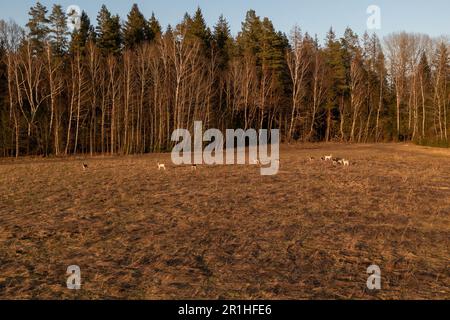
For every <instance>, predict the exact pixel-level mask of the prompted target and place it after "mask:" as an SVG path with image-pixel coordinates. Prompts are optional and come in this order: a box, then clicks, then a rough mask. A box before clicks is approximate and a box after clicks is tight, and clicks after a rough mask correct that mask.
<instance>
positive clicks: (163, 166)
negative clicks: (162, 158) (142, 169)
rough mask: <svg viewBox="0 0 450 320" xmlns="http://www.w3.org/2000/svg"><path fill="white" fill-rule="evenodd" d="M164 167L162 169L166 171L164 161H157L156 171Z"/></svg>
mask: <svg viewBox="0 0 450 320" xmlns="http://www.w3.org/2000/svg"><path fill="white" fill-rule="evenodd" d="M161 169H164V171H166V165H165V164H164V163H159V162H158V171H159V170H161Z"/></svg>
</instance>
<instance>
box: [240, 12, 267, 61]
mask: <svg viewBox="0 0 450 320" xmlns="http://www.w3.org/2000/svg"><path fill="white" fill-rule="evenodd" d="M261 32H262V26H261V20H260V19H259V17H258V16H257V15H256V12H255V11H254V10H249V11H248V12H247V14H246V16H245V21H244V22H243V23H242V30H241V31H240V32H239V34H238V37H237V40H236V41H237V44H238V48H239V51H240V53H241V54H244V53H251V54H253V55H254V56H258V55H259V53H260V51H261V44H260V42H259V40H260V36H261Z"/></svg>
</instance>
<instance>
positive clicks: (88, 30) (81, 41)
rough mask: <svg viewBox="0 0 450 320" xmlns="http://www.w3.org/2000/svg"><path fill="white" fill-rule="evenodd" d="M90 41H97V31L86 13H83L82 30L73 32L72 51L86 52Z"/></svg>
mask: <svg viewBox="0 0 450 320" xmlns="http://www.w3.org/2000/svg"><path fill="white" fill-rule="evenodd" d="M89 40H95V30H94V27H93V26H92V25H91V20H90V19H89V17H88V15H87V14H86V12H84V11H83V12H82V13H81V17H80V28H79V29H75V30H74V31H73V32H72V41H71V43H70V51H71V52H72V53H73V52H77V51H80V52H84V49H85V47H86V43H87V42H88V41H89Z"/></svg>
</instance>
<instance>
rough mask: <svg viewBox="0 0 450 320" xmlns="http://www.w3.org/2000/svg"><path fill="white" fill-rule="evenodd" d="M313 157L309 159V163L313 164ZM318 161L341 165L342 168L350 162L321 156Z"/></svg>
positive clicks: (331, 156) (330, 156)
mask: <svg viewBox="0 0 450 320" xmlns="http://www.w3.org/2000/svg"><path fill="white" fill-rule="evenodd" d="M314 160H315V159H314V157H309V162H313V161H314ZM320 161H330V162H332V163H333V165H342V166H344V167H348V166H350V161H349V160H347V159H344V158H335V157H333V155H329V156H323V157H321V158H320Z"/></svg>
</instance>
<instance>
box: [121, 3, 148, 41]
mask: <svg viewBox="0 0 450 320" xmlns="http://www.w3.org/2000/svg"><path fill="white" fill-rule="evenodd" d="M150 37H151V38H153V36H152V35H151V34H150V28H149V26H148V24H147V21H146V20H145V17H144V15H143V14H142V13H141V11H139V7H138V5H137V4H134V5H133V7H132V8H131V11H130V13H129V14H128V16H127V21H126V23H125V26H124V28H123V42H124V45H125V47H126V48H135V47H136V46H138V45H139V44H141V43H142V42H144V41H146V40H151V39H149V38H150Z"/></svg>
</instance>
